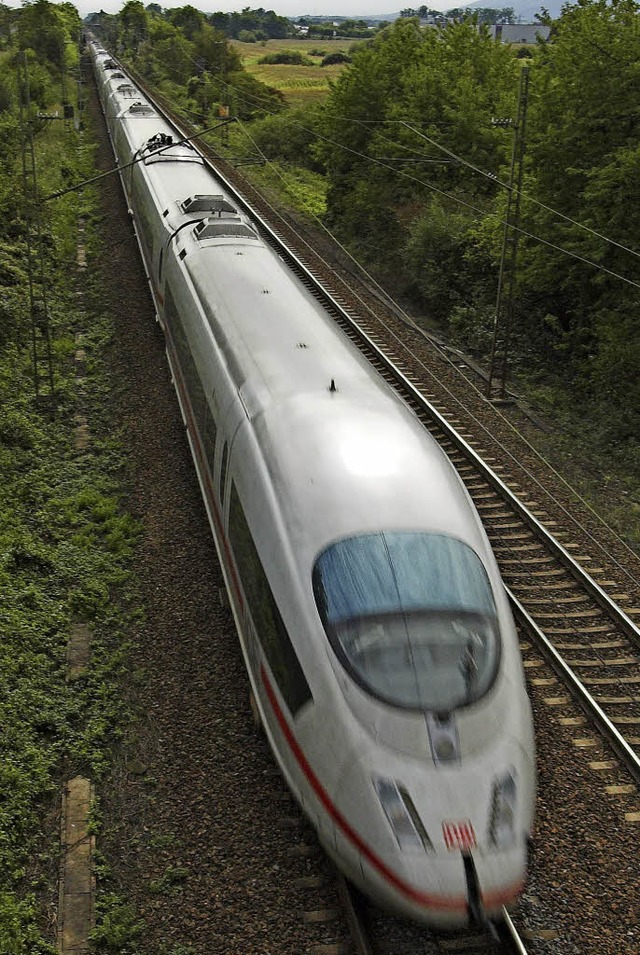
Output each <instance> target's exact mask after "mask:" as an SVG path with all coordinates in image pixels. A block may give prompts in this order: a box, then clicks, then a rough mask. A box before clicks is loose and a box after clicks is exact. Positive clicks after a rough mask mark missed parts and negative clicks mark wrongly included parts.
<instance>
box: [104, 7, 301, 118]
mask: <svg viewBox="0 0 640 955" xmlns="http://www.w3.org/2000/svg"><path fill="white" fill-rule="evenodd" d="M245 12H247V11H245ZM260 12H262V13H264V11H258V13H260ZM225 16H226V15H225ZM229 16H232V14H229ZM239 16H242V15H239ZM287 22H288V21H287ZM87 23H88V25H89V26H90V27H91V28H92V29H93V30H94V31H95V32H96V33H97V35H98V36H100V37H101V39H102V41H103V43H105V45H106V46H107V47H108V48H109V49H111V50H113V51H115V52H117V53H118V54H119V55H120V56H122V57H123V58H124V59H125V60H129V61H130V62H132V63H133V64H134V65H135V69H136V70H137V71H138V72H139V73H140V74H141V75H142V76H143V77H144V78H145V79H146V80H147V81H148V82H149V83H151V84H152V85H153V86H155V87H156V89H157V90H159V92H161V93H163V94H165V95H166V96H168V97H170V99H171V100H172V101H173V102H174V104H176V105H177V106H178V107H179V108H182V109H183V110H184V111H185V112H186V113H187V115H188V116H189V118H190V119H191V120H192V121H196V122H200V123H202V124H204V125H207V126H210V125H212V123H214V122H215V120H216V118H217V117H218V115H219V113H220V108H221V107H222V106H226V107H230V109H231V112H232V114H233V115H234V116H236V117H238V118H239V119H243V120H244V119H246V120H250V119H253V118H254V117H255V116H256V115H258V114H260V113H261V112H263V111H264V110H268V111H270V112H275V111H277V110H279V109H282V107H283V105H284V98H283V96H282V95H281V94H280V93H279V92H278V91H277V90H275V89H272V88H271V87H269V86H266V85H265V84H264V83H260V82H259V81H258V80H256V79H254V78H253V77H252V76H250V75H249V74H248V73H247V72H246V71H245V70H244V68H243V66H242V63H241V61H240V57H239V56H238V54H237V52H236V51H235V50H234V49H233V47H232V46H231V45H230V44H229V43H228V42H227V37H226V36H225V33H224V32H223V31H222V29H221V28H220V26H219V25H218V16H217V14H214V15H212V16H210V17H207V16H205V14H204V13H202V12H200V11H199V10H196V9H195V8H194V7H191V6H186V7H179V8H176V9H173V10H167V11H165V12H162V11H161V9H160V8H159V7H157V5H156V4H150V5H149V6H147V7H146V8H145V7H144V6H143V4H142V3H141V2H140V0H127V3H125V5H124V7H123V8H122V10H121V11H120V13H118V14H114V15H110V14H107V13H104V12H100V13H97V14H92V15H91V16H90V17H88V18H87Z"/></svg>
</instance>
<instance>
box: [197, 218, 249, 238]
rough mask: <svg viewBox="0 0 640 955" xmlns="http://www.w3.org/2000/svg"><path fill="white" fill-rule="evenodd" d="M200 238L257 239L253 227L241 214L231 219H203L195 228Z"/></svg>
mask: <svg viewBox="0 0 640 955" xmlns="http://www.w3.org/2000/svg"><path fill="white" fill-rule="evenodd" d="M193 234H194V235H195V237H196V238H197V239H199V240H202V239H257V238H258V236H257V235H256V233H255V232H254V231H253V229H252V228H251V227H250V226H248V225H246V224H245V223H244V222H243V221H242V219H241V218H240V216H234V217H233V218H229V219H211V218H206V219H203V220H202V222H199V223H198V225H197V226H196V227H195V229H194V230H193Z"/></svg>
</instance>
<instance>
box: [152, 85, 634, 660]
mask: <svg viewBox="0 0 640 955" xmlns="http://www.w3.org/2000/svg"><path fill="white" fill-rule="evenodd" d="M136 81H137V82H140V81H139V79H138V78H137V77H136ZM140 85H141V88H142V89H143V90H144V92H145V95H147V96H148V97H149V100H150V101H151V102H153V104H154V106H155V107H156V109H158V110H159V112H162V113H163V114H164V113H165V112H166V110H165V108H164V107H163V106H162V105H160V104H159V103H158V102H157V101H156V100H155V99H154V97H153V94H152V93H151V92H150V91H149V90H148V89H147V88H146V86H145V85H144V84H142V83H140ZM167 119H169V121H170V122H171V123H172V124H174V125H175V126H176V127H177V128H178V129H179V130H180V131H181V132H183V133H185V134H189V133H191V132H192V131H191V129H190V127H189V125H188V124H187V123H186V122H184V121H181V120H179V119H177V118H175V117H173V116H167ZM191 138H193V137H191ZM194 145H195V147H196V149H197V150H198V152H200V154H201V156H202V159H203V161H204V162H205V164H206V165H207V167H208V168H209V169H210V170H211V171H212V173H213V174H214V175H215V176H216V177H217V178H219V179H220V180H221V181H222V182H223V183H224V186H225V188H226V189H228V190H229V192H231V193H232V194H233V196H234V199H236V200H237V202H238V204H239V205H241V206H242V208H243V209H244V210H245V211H246V212H247V214H248V215H250V216H251V218H252V219H253V220H254V221H255V222H256V223H257V225H258V226H259V228H260V230H261V231H262V232H263V233H264V235H265V236H266V237H267V238H268V240H269V242H271V243H272V244H273V245H275V246H276V247H277V249H278V251H279V252H280V253H281V254H282V255H283V257H284V258H285V259H286V260H287V261H288V262H290V263H293V265H294V267H295V269H296V270H297V271H299V272H300V273H301V274H302V275H303V276H304V280H305V282H307V283H309V284H310V285H311V286H313V288H314V290H315V291H316V292H317V294H318V295H319V296H321V298H322V300H323V301H324V302H325V303H326V304H328V305H329V306H330V308H331V309H333V310H335V311H336V312H338V313H339V315H340V318H341V320H342V321H343V322H345V323H347V324H348V325H349V327H350V328H351V329H352V330H353V332H354V333H355V334H357V336H358V338H359V339H360V341H361V342H362V343H363V344H364V345H365V346H366V348H367V349H368V350H370V351H371V352H372V353H373V354H374V355H375V357H376V360H377V361H379V362H380V363H381V365H382V366H383V367H384V368H385V371H386V372H387V373H388V374H389V375H390V376H391V377H392V378H393V379H394V381H395V382H396V387H397V390H399V391H400V393H401V394H402V392H403V391H404V392H406V393H408V394H410V396H411V400H412V402H413V403H414V404H415V405H417V406H418V407H419V408H420V409H421V410H422V411H423V412H424V413H425V414H426V415H428V416H429V417H430V418H431V419H432V420H433V421H434V422H435V424H437V426H438V427H439V428H440V429H441V430H442V431H443V432H444V433H445V434H446V436H447V437H448V438H449V439H450V440H451V442H452V443H453V444H454V445H455V447H456V448H457V449H458V450H459V451H460V452H461V453H462V454H464V455H465V457H466V458H467V459H469V460H471V461H472V463H473V464H474V466H475V467H476V468H477V469H478V470H479V471H480V472H481V473H482V475H483V477H484V478H485V479H486V480H487V481H488V483H489V484H491V486H492V487H493V488H494V489H495V490H496V491H498V493H499V494H500V495H501V496H502V497H503V498H506V500H508V502H509V504H510V506H511V507H512V508H513V509H514V510H515V511H516V512H517V513H518V515H519V516H520V518H521V519H522V520H523V521H524V522H525V523H526V524H527V525H528V526H529V527H530V528H531V530H533V531H534V532H535V533H536V534H537V535H538V536H539V537H541V538H542V539H543V540H544V542H545V544H546V545H547V547H548V548H549V550H550V551H551V552H552V553H553V554H554V556H555V557H556V558H557V559H559V560H560V561H561V562H562V563H563V564H564V566H565V567H566V568H567V569H568V570H569V571H570V572H571V574H572V575H573V576H574V577H575V578H576V579H577V580H578V581H579V582H580V583H581V584H582V585H583V587H584V589H585V590H586V591H587V592H588V593H589V594H590V596H591V597H593V599H594V600H595V601H596V602H597V603H598V605H599V606H600V607H601V608H602V609H603V610H605V611H606V612H607V613H608V614H609V616H610V617H611V618H612V619H613V620H614V621H615V623H616V624H617V625H618V626H619V627H620V628H621V629H622V630H623V631H624V633H625V634H626V635H627V636H628V637H630V638H631V639H632V640H633V641H634V642H635V643H636V645H637V646H638V647H640V627H638V626H637V625H636V624H635V623H634V622H633V620H631V618H630V617H629V616H628V615H627V614H626V613H625V612H624V611H623V610H622V609H621V608H620V607H619V606H618V604H616V602H615V601H614V600H613V599H612V598H611V597H610V596H609V594H607V593H606V591H605V590H603V588H602V587H601V586H600V585H599V584H598V583H596V581H595V580H594V579H593V578H592V577H591V576H590V575H589V574H588V573H587V571H586V570H585V569H584V568H583V567H582V566H581V565H580V564H579V563H578V562H577V561H576V560H575V559H574V558H573V557H572V556H571V554H570V553H569V552H568V551H567V550H566V549H565V548H564V547H563V546H562V544H561V543H560V542H559V541H558V540H557V539H556V538H555V537H554V535H553V534H552V533H551V532H550V531H549V530H548V529H547V528H546V527H545V526H544V524H543V523H542V522H541V521H539V520H538V519H537V518H536V517H535V515H534V514H532V513H531V511H530V510H529V508H528V507H527V506H526V505H525V504H523V503H522V501H521V500H520V499H519V498H518V496H517V495H516V494H514V493H513V491H512V490H511V489H510V488H509V487H508V486H507V485H506V484H505V483H504V481H503V480H502V479H501V478H500V477H499V476H498V475H497V474H496V473H495V471H493V470H492V468H490V467H489V465H487V464H486V462H484V461H483V459H482V458H481V456H480V455H479V454H478V453H477V452H476V451H475V449H474V448H473V447H471V445H470V444H469V443H468V442H467V441H465V440H464V438H462V437H461V436H460V434H458V432H457V431H456V429H455V428H454V427H453V426H452V425H450V424H449V423H448V421H447V420H446V418H445V417H444V416H443V415H442V414H440V412H439V411H438V410H437V409H436V408H435V407H434V406H433V405H432V404H431V403H430V402H429V401H428V400H427V399H426V398H425V397H424V395H422V394H421V392H420V391H419V390H418V389H417V388H416V386H415V385H413V384H412V382H410V381H409V379H408V378H407V377H406V376H405V375H404V374H403V373H402V372H401V371H400V369H399V368H398V367H397V366H396V365H394V363H393V362H392V361H391V359H389V358H388V357H387V356H386V355H385V354H384V352H383V351H381V349H380V347H379V346H378V345H377V344H376V343H375V342H374V341H373V339H372V338H370V336H369V335H368V334H367V333H366V332H365V331H364V330H363V329H362V328H361V327H360V326H359V324H358V321H357V319H356V318H355V317H354V316H353V315H352V314H350V312H349V311H348V310H347V309H345V307H344V305H342V304H341V303H340V302H339V301H338V300H337V299H336V298H335V297H334V296H333V295H332V294H331V292H330V291H328V290H327V289H326V287H325V286H324V285H322V283H321V281H320V280H319V279H318V278H317V277H316V276H315V275H314V274H313V272H311V271H310V270H309V269H308V268H307V266H306V265H305V264H304V263H303V262H302V261H301V260H300V259H299V258H298V256H297V255H296V254H295V252H293V251H292V250H291V249H290V248H289V247H288V246H286V245H285V243H284V241H283V240H282V239H281V238H280V237H279V236H278V234H277V232H275V231H274V229H273V228H272V227H271V226H270V225H269V224H268V223H267V222H266V220H265V219H263V217H262V216H261V215H260V213H258V212H257V211H256V210H255V209H254V208H253V206H251V204H250V203H249V202H248V201H247V200H246V199H245V198H244V197H243V196H242V194H241V193H240V192H238V188H237V186H235V185H234V184H233V183H232V182H231V181H230V180H229V179H228V178H227V177H226V176H225V174H224V173H222V172H220V170H219V169H218V168H217V167H216V166H215V164H214V162H213V161H212V160H211V159H209V157H208V156H207V155H206V154H204V153H202V152H201V150H200V149H199V148H198V144H197V142H196V143H194ZM403 397H404V395H403Z"/></svg>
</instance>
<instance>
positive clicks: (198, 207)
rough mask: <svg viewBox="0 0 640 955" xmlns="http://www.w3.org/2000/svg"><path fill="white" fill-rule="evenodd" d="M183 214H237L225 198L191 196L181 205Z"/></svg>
mask: <svg viewBox="0 0 640 955" xmlns="http://www.w3.org/2000/svg"><path fill="white" fill-rule="evenodd" d="M180 208H181V209H182V211H183V212H187V213H189V214H191V213H192V212H217V213H218V214H219V213H221V212H237V209H236V208H235V207H234V206H232V205H231V203H230V202H229V201H228V200H227V199H225V198H224V196H189V198H188V199H184V200H183V201H182V202H181V203H180Z"/></svg>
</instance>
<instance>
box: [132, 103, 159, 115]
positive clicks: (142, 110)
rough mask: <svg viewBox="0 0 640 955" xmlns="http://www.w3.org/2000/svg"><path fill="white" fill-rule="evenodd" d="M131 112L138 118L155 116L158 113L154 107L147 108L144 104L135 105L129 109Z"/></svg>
mask: <svg viewBox="0 0 640 955" xmlns="http://www.w3.org/2000/svg"><path fill="white" fill-rule="evenodd" d="M129 112H130V113H134V114H135V115H136V116H155V115H156V111H155V109H154V108H153V106H145V105H144V103H134V104H133V106H130V107H129Z"/></svg>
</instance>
